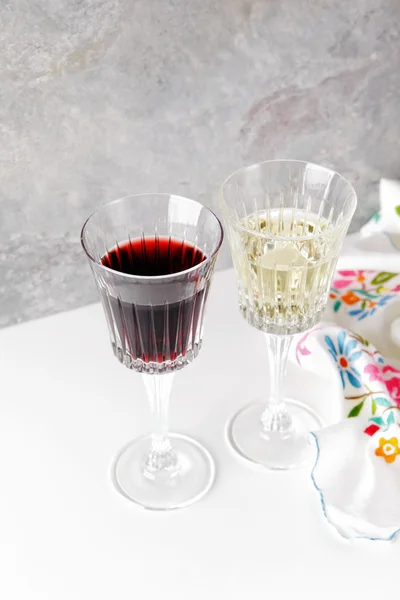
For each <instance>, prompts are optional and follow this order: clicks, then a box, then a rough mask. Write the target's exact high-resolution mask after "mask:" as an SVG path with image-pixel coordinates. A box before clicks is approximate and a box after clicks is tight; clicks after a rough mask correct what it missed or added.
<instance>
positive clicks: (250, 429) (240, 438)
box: [228, 400, 322, 470]
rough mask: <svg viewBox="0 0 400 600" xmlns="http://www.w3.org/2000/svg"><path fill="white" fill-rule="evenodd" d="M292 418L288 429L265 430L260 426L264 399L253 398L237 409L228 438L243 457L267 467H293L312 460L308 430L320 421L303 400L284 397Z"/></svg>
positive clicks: (312, 449) (320, 424) (312, 453)
mask: <svg viewBox="0 0 400 600" xmlns="http://www.w3.org/2000/svg"><path fill="white" fill-rule="evenodd" d="M285 404H286V407H287V410H288V412H289V413H290V416H291V418H292V427H291V428H290V430H289V431H288V432H285V433H280V432H274V431H272V432H268V433H266V432H265V431H264V430H263V429H262V425H261V417H262V415H263V412H264V411H265V409H266V404H265V403H264V402H252V403H251V404H248V405H246V406H245V407H244V408H242V409H240V410H239V412H237V413H236V414H235V415H234V417H233V418H232V419H231V421H230V422H229V424H228V439H229V442H230V444H231V445H232V447H233V449H234V450H235V451H236V452H238V454H240V456H242V457H243V458H245V459H247V460H249V461H250V462H252V463H255V464H257V465H261V466H263V467H266V468H267V469H282V470H285V469H295V468H297V467H301V466H302V465H304V464H305V463H307V462H312V459H313V457H314V454H315V449H314V446H313V445H312V444H311V440H310V435H309V434H310V431H314V430H315V429H319V428H320V427H321V426H322V422H321V420H320V419H319V417H318V415H317V414H316V413H315V412H314V411H313V410H312V409H310V408H309V407H308V406H306V405H305V404H301V403H300V402H296V401H295V400H288V401H285Z"/></svg>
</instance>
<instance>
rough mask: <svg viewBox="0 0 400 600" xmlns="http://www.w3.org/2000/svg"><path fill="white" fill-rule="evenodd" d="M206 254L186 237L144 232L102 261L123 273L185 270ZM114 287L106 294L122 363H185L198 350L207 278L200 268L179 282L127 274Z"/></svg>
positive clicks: (136, 365)
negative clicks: (201, 273)
mask: <svg viewBox="0 0 400 600" xmlns="http://www.w3.org/2000/svg"><path fill="white" fill-rule="evenodd" d="M205 258H206V256H205V254H203V252H202V251H201V250H200V249H199V248H196V247H195V246H194V245H192V244H189V243H187V242H183V241H179V240H177V239H171V238H167V237H157V238H155V237H145V238H138V239H134V240H132V241H129V242H124V243H123V244H118V245H117V246H116V247H114V248H113V249H112V250H110V251H109V252H108V253H107V254H106V255H105V256H103V258H102V264H103V265H104V266H106V267H108V268H110V269H113V270H114V271H118V272H120V273H125V274H129V275H138V276H142V277H143V276H149V277H155V276H162V275H164V276H165V275H171V274H176V273H180V272H181V271H186V270H187V269H190V268H191V267H194V266H196V265H199V264H200V263H202V262H203V261H204V260H205ZM121 279H122V278H121ZM113 287H114V288H115V290H116V291H118V294H117V295H114V294H113V291H111V292H110V293H107V294H104V292H103V293H102V296H103V304H104V305H105V308H106V311H107V312H108V320H109V322H110V317H111V318H112V321H111V323H112V325H113V326H114V327H115V329H116V331H115V332H114V333H117V336H115V337H116V339H119V340H120V343H121V344H117V348H115V349H114V350H115V353H116V355H117V357H118V358H119V360H121V362H124V364H127V365H128V366H131V368H135V369H138V370H148V369H147V367H146V365H144V364H143V363H149V362H153V363H159V364H160V363H168V364H171V363H173V362H174V361H178V362H179V361H181V363H182V364H184V363H185V362H187V361H188V360H191V358H193V356H194V355H196V354H197V350H198V344H199V341H200V329H201V322H202V315H203V310H204V304H205V297H206V295H207V291H208V287H209V278H208V277H204V274H203V277H202V276H200V277H199V276H198V273H197V271H196V273H194V274H193V275H192V276H191V277H190V276H186V275H184V274H182V278H181V279H179V280H178V281H177V280H176V279H175V278H169V279H168V278H167V279H166V280H164V281H163V280H161V281H159V282H158V281H157V279H152V280H149V281H148V282H146V281H145V280H135V279H134V278H132V280H129V278H123V281H121V282H119V283H118V285H115V286H113ZM104 300H106V302H104ZM120 345H121V347H119V346H120ZM176 366H179V365H176Z"/></svg>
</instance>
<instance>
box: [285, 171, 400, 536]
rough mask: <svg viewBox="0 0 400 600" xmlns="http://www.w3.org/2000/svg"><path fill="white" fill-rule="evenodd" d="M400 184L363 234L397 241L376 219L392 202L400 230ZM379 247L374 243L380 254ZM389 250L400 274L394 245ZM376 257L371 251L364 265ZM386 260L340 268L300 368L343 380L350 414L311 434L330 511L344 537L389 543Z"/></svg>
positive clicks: (389, 291) (399, 299) (392, 503)
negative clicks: (371, 266) (371, 265)
mask: <svg viewBox="0 0 400 600" xmlns="http://www.w3.org/2000/svg"><path fill="white" fill-rule="evenodd" d="M392 183H393V182H392ZM395 183H397V182H395ZM397 185H398V196H397V203H396V200H394V199H393V195H392V196H391V202H389V205H390V206H389V208H387V207H386V208H387V210H386V213H387V217H386V216H384V215H385V214H386V213H385V211H384V210H382V206H383V205H384V204H385V203H384V201H383V200H384V198H385V196H382V195H381V213H380V214H381V215H383V216H382V217H378V218H377V217H375V218H374V219H373V222H372V223H370V224H368V225H367V226H366V227H365V228H364V229H365V230H366V231H365V230H364V232H361V234H358V236H359V239H362V238H363V237H364V236H365V239H367V238H368V235H371V236H372V237H375V242H376V239H377V238H376V236H381V238H380V239H381V241H382V239H383V238H384V239H385V240H386V241H387V239H388V238H390V240H391V238H392V236H394V235H395V233H394V226H391V227H390V232H388V231H383V230H382V229H378V223H379V221H380V220H381V219H382V222H383V223H384V224H385V228H389V225H388V223H389V222H390V219H392V220H394V217H390V215H391V212H393V207H394V213H395V214H398V227H399V232H400V184H397ZM389 187H390V186H389ZM384 188H385V186H383V189H384ZM381 191H382V185H381ZM391 191H393V187H392V188H391ZM390 207H391V209H390ZM390 210H391V212H390ZM368 228H369V231H370V233H369V234H368ZM377 232H378V233H377ZM386 233H387V235H386ZM353 237H354V236H353ZM378 239H379V238H378ZM390 243H391V244H392V240H391V241H390ZM399 247H400V244H399ZM371 248H372V246H371ZM379 250H380V247H379V245H378V244H377V243H376V244H375V249H374V255H375V256H376V255H379ZM388 255H389V253H387V254H386V258H387V256H388ZM390 255H391V258H392V262H391V265H392V266H394V265H395V264H396V265H397V269H398V272H400V254H399V250H398V249H397V247H396V246H395V244H393V245H391V253H390ZM370 258H371V256H370V255H368V253H365V255H364V265H368V264H369V262H370ZM394 258H396V262H395V261H394ZM352 259H354V254H353V255H352V254H351V253H350V254H347V255H346V254H345V255H344V256H343V257H342V262H341V264H342V265H343V264H346V265H348V264H350V262H351V260H352ZM380 259H381V265H382V267H385V270H383V269H381V270H379V271H378V270H374V271H372V270H366V269H365V268H364V269H357V270H354V269H353V270H350V269H345V270H340V271H337V273H336V275H335V277H334V280H333V283H332V289H331V293H330V301H329V306H328V309H327V313H326V315H325V322H324V323H323V324H322V325H320V326H319V327H318V328H316V329H315V330H314V331H312V332H310V333H307V334H306V335H305V336H304V337H303V338H301V339H300V341H298V343H297V347H296V349H295V350H296V358H297V361H298V363H299V364H300V365H301V366H302V367H304V368H308V369H310V370H311V371H314V372H319V373H321V372H323V373H324V374H326V377H327V378H328V379H331V380H333V379H335V378H336V379H338V380H339V383H340V386H341V387H342V389H343V398H344V411H345V415H346V416H347V417H348V418H346V419H344V420H341V421H340V422H338V423H336V424H334V425H331V426H329V427H326V428H324V429H321V430H319V431H316V432H314V433H313V437H314V440H315V444H316V450H317V459H316V463H315V466H314V469H313V472H312V479H313V482H314V484H315V487H316V488H317V490H318V491H319V493H320V496H321V502H322V508H323V511H324V514H325V516H326V518H327V519H328V521H329V522H330V523H331V524H332V525H333V526H334V527H335V528H336V529H337V530H338V531H339V533H341V534H342V535H343V536H344V537H346V538H354V537H362V538H369V539H380V540H389V539H392V538H393V537H394V536H395V535H396V533H397V532H398V531H400V362H399V359H400V274H399V273H398V272H397V271H392V270H389V269H387V270H386V264H387V261H386V260H385V252H384V251H383V252H382V253H381V255H380ZM346 260H348V262H347V263H346ZM353 262H354V260H353ZM355 262H356V263H357V265H360V264H361V261H360V260H356V261H355Z"/></svg>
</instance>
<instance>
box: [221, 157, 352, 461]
mask: <svg viewBox="0 0 400 600" xmlns="http://www.w3.org/2000/svg"><path fill="white" fill-rule="evenodd" d="M219 202H220V206H221V210H222V213H223V216H224V220H225V225H226V232H227V235H228V239H229V244H230V248H231V253H232V258H233V263H234V268H235V272H236V277H237V286H238V299H239V308H240V311H241V313H242V315H243V317H244V318H245V319H246V320H247V321H248V323H250V325H252V326H253V327H256V328H257V329H259V330H260V331H262V332H264V334H265V339H266V342H267V348H268V354H269V377H270V395H269V399H268V402H265V401H261V402H253V403H251V404H249V405H246V406H245V407H244V408H242V409H241V410H240V411H239V412H238V413H237V414H236V415H235V416H234V417H233V419H232V420H231V421H230V423H229V426H228V437H229V440H230V443H231V444H232V446H233V448H234V449H235V450H236V451H237V452H238V453H239V454H240V455H241V456H243V457H244V458H247V459H248V460H250V461H251V462H253V463H257V464H259V465H263V466H264V467H267V468H270V469H290V468H294V467H298V466H300V465H302V464H304V462H306V461H307V457H308V455H309V453H310V451H311V449H310V444H309V441H310V436H309V433H310V431H312V430H314V429H317V428H319V427H320V425H321V421H320V419H319V417H318V415H317V414H316V413H315V412H314V411H313V410H312V409H311V408H310V407H308V406H306V405H305V404H302V403H300V402H297V401H296V400H292V399H287V398H285V397H284V395H283V387H282V384H283V379H284V376H285V372H286V366H287V357H288V351H289V347H290V344H291V341H292V338H293V335H294V334H298V333H302V332H306V331H308V330H310V329H311V328H312V327H314V325H316V323H318V322H319V321H320V319H321V316H322V314H323V312H324V309H325V307H326V304H327V299H328V294H329V288H330V284H331V280H332V276H333V272H334V270H335V266H336V262H337V259H338V255H339V252H340V249H341V246H342V242H343V239H344V237H345V235H346V232H347V229H348V227H349V224H350V221H351V218H352V216H353V214H354V211H355V209H356V205H357V198H356V194H355V191H354V189H353V187H352V186H351V185H350V183H349V182H348V181H347V180H346V179H344V178H343V177H342V176H341V175H339V174H338V173H335V172H334V171H331V170H330V169H327V168H324V167H320V166H318V165H314V164H311V163H307V162H302V161H296V160H273V161H266V162H262V163H259V164H255V165H252V166H250V167H244V168H242V169H240V170H239V171H237V172H235V173H234V174H233V175H231V176H230V177H229V178H228V179H227V180H226V181H225V182H224V184H223V185H222V187H221V190H220V193H219Z"/></svg>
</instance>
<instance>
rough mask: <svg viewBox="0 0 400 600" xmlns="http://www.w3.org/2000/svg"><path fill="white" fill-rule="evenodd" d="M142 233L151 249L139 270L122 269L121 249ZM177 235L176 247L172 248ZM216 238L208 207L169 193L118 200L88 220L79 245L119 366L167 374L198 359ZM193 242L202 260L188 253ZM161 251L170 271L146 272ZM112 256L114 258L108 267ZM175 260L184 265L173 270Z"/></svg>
mask: <svg viewBox="0 0 400 600" xmlns="http://www.w3.org/2000/svg"><path fill="white" fill-rule="evenodd" d="M147 237H152V238H153V239H154V247H153V249H152V254H151V256H149V252H148V250H147V254H146V248H145V246H144V245H143V246H142V248H143V249H144V252H143V253H142V256H141V260H140V267H139V269H140V270H139V272H140V275H132V274H129V272H128V273H127V272H121V271H122V269H123V265H121V264H118V261H119V260H123V251H122V248H124V249H125V253H128V255H129V253H130V252H132V247H133V246H132V244H137V241H138V240H139V242H140V240H145V238H147ZM177 240H178V241H179V242H181V247H180V248H181V249H179V248H178V249H177V248H176V241H177ZM221 241H222V229H221V225H220V223H219V221H218V219H217V218H216V217H215V215H213V213H212V212H210V211H209V210H208V209H206V208H205V207H203V206H202V205H201V204H199V203H198V202H195V201H192V200H188V199H186V198H181V197H178V196H173V195H166V194H143V195H138V196H132V197H127V198H122V199H120V200H117V201H116V202H112V203H110V204H108V205H106V206H104V207H102V208H101V209H99V210H98V211H97V212H95V213H94V214H93V215H92V216H91V217H90V218H89V219H88V221H87V222H86V224H85V226H84V228H83V230H82V243H83V246H84V248H85V250H86V253H87V255H88V257H89V263H90V266H91V269H92V271H93V275H94V278H95V281H96V284H97V287H98V290H99V293H100V298H101V302H102V305H103V308H104V312H105V315H106V318H107V323H108V328H109V333H110V339H111V344H112V347H113V350H114V353H115V355H116V357H117V358H118V360H119V361H120V362H121V363H123V364H124V365H126V366H127V367H129V368H130V369H134V370H136V371H139V372H142V373H165V372H171V371H175V370H177V369H179V368H181V367H183V366H184V365H185V364H187V363H188V362H190V361H192V360H193V359H194V358H195V357H196V356H197V354H198V352H199V349H200V347H201V341H202V327H203V317H204V310H205V306H206V301H207V296H208V292H209V288H210V282H211V276H212V273H213V269H214V265H215V261H216V257H217V252H218V249H219V247H220V244H221ZM172 246H174V253H172V250H171V249H172ZM193 247H195V248H196V249H197V250H198V251H199V254H200V255H201V254H202V255H203V258H204V260H203V261H202V262H200V263H199V264H195V263H196V261H195V260H194V259H195V257H194V256H192V254H191V253H190V252H191V251H190V248H191V249H193ZM188 248H189V250H188ZM161 252H163V253H164V256H165V253H167V254H168V257H169V256H170V255H171V259H170V263H171V264H170V265H169V267H170V270H171V271H172V273H171V274H166V275H158V276H148V275H145V273H146V272H151V269H150V267H154V264H155V263H156V262H157V260H158V256H160V254H161ZM110 254H112V255H113V256H114V257H116V259H114V263H113V264H111V262H110V259H109V258H108V257H109V256H110ZM121 257H122V258H121ZM146 261H147V262H148V265H149V269H150V270H148V269H147V266H146V264H147V263H146ZM192 264H194V265H195V266H191V265H192ZM179 265H181V268H182V269H185V270H181V271H180V272H174V271H176V270H178V266H179ZM136 272H137V271H136Z"/></svg>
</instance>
